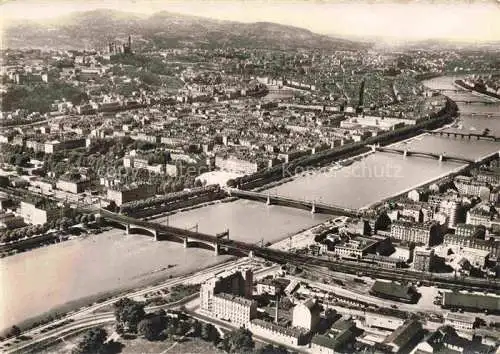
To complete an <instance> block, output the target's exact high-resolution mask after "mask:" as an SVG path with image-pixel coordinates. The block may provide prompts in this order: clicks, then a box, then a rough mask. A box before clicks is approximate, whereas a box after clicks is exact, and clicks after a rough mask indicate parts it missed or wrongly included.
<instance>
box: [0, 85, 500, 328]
mask: <svg viewBox="0 0 500 354" xmlns="http://www.w3.org/2000/svg"><path fill="white" fill-rule="evenodd" d="M452 82H453V78H450V77H445V78H435V79H432V80H428V81H427V82H426V84H427V85H428V86H429V87H433V88H450V87H451V88H453V85H452ZM458 95H459V96H462V95H465V97H469V98H470V97H474V98H476V99H477V97H476V96H472V95H471V94H470V93H464V94H458ZM499 107H500V106H499V105H495V106H492V105H488V106H486V105H474V104H470V105H460V108H461V112H462V115H461V120H462V124H463V128H464V129H465V130H469V129H471V128H474V129H473V130H477V131H482V130H483V129H484V128H486V127H487V128H489V129H490V130H491V132H492V134H495V135H500V124H499V122H500V118H497V119H495V118H480V117H477V116H472V115H471V114H468V113H467V112H472V110H473V111H474V112H475V113H496V114H499V113H500V108H499ZM406 145H407V146H408V147H409V148H410V149H414V150H415V149H419V150H420V149H427V150H428V151H433V152H436V151H443V152H447V153H448V154H450V155H451V154H453V155H462V156H467V157H478V156H482V155H484V154H487V153H489V152H493V151H497V150H498V146H499V144H498V143H497V144H495V143H492V142H485V141H480V142H478V141H470V142H469V141H466V140H460V139H458V140H455V139H447V138H438V137H432V136H425V137H422V136H421V137H418V138H416V139H413V140H412V141H411V142H408V143H407V144H406ZM460 166H461V164H459V163H451V162H441V163H440V162H438V161H436V160H432V159H425V158H418V157H411V156H410V157H407V158H405V157H403V156H401V155H394V154H388V153H374V154H371V155H368V156H367V157H365V158H364V159H362V160H361V161H357V162H354V163H353V164H352V165H350V166H348V167H344V168H342V169H340V170H331V171H323V172H317V173H313V174H308V173H306V174H305V175H304V176H303V177H301V176H299V177H297V178H295V179H294V180H293V181H291V182H289V183H286V184H283V185H281V186H278V187H276V188H273V189H272V192H273V193H274V192H276V193H280V194H284V195H288V196H293V197H296V198H306V199H315V200H318V201H322V202H329V203H332V204H336V205H342V206H348V207H354V208H360V207H362V206H365V205H367V204H371V203H374V202H377V201H379V200H381V199H384V198H387V197H389V196H391V195H394V194H398V193H400V192H402V191H403V190H406V189H410V188H414V187H415V186H416V185H419V184H422V183H425V182H426V181H428V180H430V179H435V178H438V177H439V176H441V175H445V174H448V173H450V172H451V171H453V170H455V169H456V168H459V167H460ZM325 219H326V216H324V215H311V214H310V213H309V212H307V211H303V210H297V209H290V208H284V207H279V206H266V205H265V204H262V203H257V202H250V201H236V202H232V203H219V204H213V205H210V206H207V207H203V208H198V209H193V210H190V211H187V212H182V213H177V214H174V215H171V216H170V217H169V220H168V222H169V223H170V224H171V225H177V226H180V227H185V228H188V227H192V226H193V225H195V224H197V223H198V226H199V230H200V231H203V232H208V233H211V234H215V233H217V232H222V231H224V230H225V229H229V231H230V237H231V238H235V239H239V240H245V241H249V242H259V241H260V240H261V239H264V241H265V242H268V241H275V240H278V239H281V238H283V237H286V236H287V235H289V234H292V233H296V232H298V231H299V230H302V229H304V228H307V227H310V226H312V225H315V224H318V223H320V222H322V221H323V220H325ZM159 221H162V222H166V220H165V219H160V220H159ZM222 259H224V256H219V257H215V256H214V255H213V253H212V252H210V251H208V250H202V249H196V248H192V249H184V248H183V247H182V246H181V245H180V244H177V243H171V242H154V240H153V239H152V238H150V237H147V236H140V235H128V236H126V235H124V234H123V231H118V230H113V231H111V232H107V233H105V234H101V235H94V236H91V237H87V238H84V239H75V240H71V241H67V242H64V243H60V244H56V245H51V246H49V247H45V248H39V249H35V250H31V251H29V252H25V253H20V254H18V255H15V256H11V257H7V258H3V259H0V284H1V290H0V329H1V328H5V327H7V326H11V325H13V324H16V323H20V322H21V321H23V320H25V319H27V318H29V317H33V316H37V315H40V314H42V313H44V312H46V311H48V310H50V309H52V308H54V307H57V306H60V305H63V304H65V303H68V302H72V301H75V300H77V299H81V298H85V297H89V296H93V295H96V294H99V293H103V292H108V291H112V290H116V289H120V288H130V287H134V286H138V285H140V284H141V283H144V282H146V281H151V280H154V279H155V278H160V277H165V276H167V275H168V274H179V273H182V272H187V271H190V270H194V269H200V268H206V267H208V266H209V265H211V264H214V263H215V262H218V261H220V260H222ZM168 265H177V266H176V267H173V268H171V269H169V270H161V269H162V268H164V267H167V266H168ZM155 270H159V271H157V272H153V273H152V271H155Z"/></svg>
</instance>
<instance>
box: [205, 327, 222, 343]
mask: <svg viewBox="0 0 500 354" xmlns="http://www.w3.org/2000/svg"><path fill="white" fill-rule="evenodd" d="M201 338H202V339H203V340H205V341H207V342H214V343H216V342H218V341H219V339H220V335H219V332H218V331H217V329H216V328H215V327H214V325H213V324H211V323H205V322H204V323H203V324H202V325H201Z"/></svg>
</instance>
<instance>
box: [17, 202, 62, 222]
mask: <svg viewBox="0 0 500 354" xmlns="http://www.w3.org/2000/svg"><path fill="white" fill-rule="evenodd" d="M20 214H21V216H22V217H23V218H24V221H25V222H26V223H27V224H33V225H43V224H45V223H46V222H48V221H51V220H55V219H57V218H58V217H59V216H60V215H61V209H60V208H58V207H57V206H56V205H53V203H50V202H47V203H46V205H40V203H39V204H35V203H28V202H21V207H20Z"/></svg>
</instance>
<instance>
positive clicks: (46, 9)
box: [0, 0, 500, 42]
mask: <svg viewBox="0 0 500 354" xmlns="http://www.w3.org/2000/svg"><path fill="white" fill-rule="evenodd" d="M0 3H1V5H0V17H1V18H2V20H3V21H8V20H9V19H35V20H40V19H47V18H53V17H57V16H60V15H66V14H69V13H71V12H74V11H86V10H94V9H103V8H107V9H116V10H121V11H127V12H136V13H141V14H145V15H149V14H153V13H155V12H158V11H171V12H178V13H183V14H189V15H196V16H203V17H211V18H215V19H220V20H232V21H238V22H258V21H267V22H275V23H280V24H286V25H292V26H297V27H303V28H307V29H309V30H311V31H313V32H317V33H322V34H330V35H339V36H344V37H361V38H363V37H365V38H373V37H380V38H385V39H387V40H389V41H391V40H393V41H398V40H423V39H449V40H455V41H468V42H484V41H500V0H490V1H488V0H484V1H483V0H477V1H474V0H439V1H431V0H400V1H399V2H389V1H380V0H360V1H358V2H352V1H348V0H337V1H335V0H332V1H328V0H326V1H321V0H310V1H306V0H302V1H297V0H296V1H295V2H292V1H284V0H281V1H280V0H268V1H263V0H255V1H250V0H208V1H201V0H184V1H179V0H177V1H175V0H101V1H96V0H87V1H82V0H76V1H68V0H43V1H41V0H38V1H36V0H10V1H9V0H3V1H2V0H0Z"/></svg>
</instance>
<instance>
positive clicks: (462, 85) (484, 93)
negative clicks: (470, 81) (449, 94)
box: [453, 80, 500, 101]
mask: <svg viewBox="0 0 500 354" xmlns="http://www.w3.org/2000/svg"><path fill="white" fill-rule="evenodd" d="M453 83H454V84H455V85H456V86H458V87H459V88H462V89H465V90H470V91H471V92H472V93H476V94H478V95H479V96H480V97H485V98H493V99H495V100H496V101H500V95H497V94H496V93H493V92H489V91H479V90H477V89H476V88H475V87H472V86H470V85H467V84H466V83H465V82H464V81H463V80H455V81H454V82H453Z"/></svg>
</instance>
